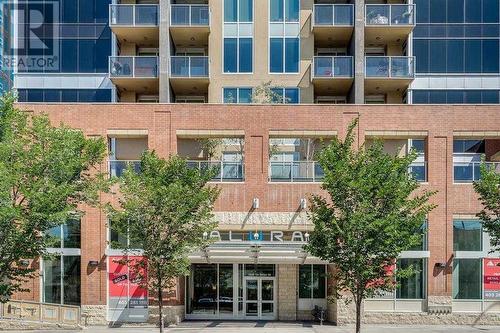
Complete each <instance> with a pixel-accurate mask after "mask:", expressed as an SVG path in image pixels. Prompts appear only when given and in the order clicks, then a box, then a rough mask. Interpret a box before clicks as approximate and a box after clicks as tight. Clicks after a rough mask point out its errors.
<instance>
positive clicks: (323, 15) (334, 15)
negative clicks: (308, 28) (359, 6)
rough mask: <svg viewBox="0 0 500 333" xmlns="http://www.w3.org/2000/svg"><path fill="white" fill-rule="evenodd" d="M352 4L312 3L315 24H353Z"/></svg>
mask: <svg viewBox="0 0 500 333" xmlns="http://www.w3.org/2000/svg"><path fill="white" fill-rule="evenodd" d="M353 15H354V5H333V4H318V5H314V22H313V25H315V26H353V25H354V20H353Z"/></svg>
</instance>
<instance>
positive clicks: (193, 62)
mask: <svg viewBox="0 0 500 333" xmlns="http://www.w3.org/2000/svg"><path fill="white" fill-rule="evenodd" d="M170 76H171V77H193V78H197V77H199V78H203V77H208V57H205V56H172V57H170Z"/></svg>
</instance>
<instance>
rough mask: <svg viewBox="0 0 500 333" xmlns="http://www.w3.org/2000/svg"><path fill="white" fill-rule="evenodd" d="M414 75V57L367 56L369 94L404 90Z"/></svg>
mask: <svg viewBox="0 0 500 333" xmlns="http://www.w3.org/2000/svg"><path fill="white" fill-rule="evenodd" d="M414 77H415V59H414V57H404V56H403V57H400V56H392V57H387V56H369V57H365V91H366V92H367V93H368V94H377V93H382V92H391V91H404V90H406V88H408V85H409V84H410V83H411V82H412V81H413V79H414Z"/></svg>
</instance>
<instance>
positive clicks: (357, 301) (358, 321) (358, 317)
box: [355, 296, 363, 333]
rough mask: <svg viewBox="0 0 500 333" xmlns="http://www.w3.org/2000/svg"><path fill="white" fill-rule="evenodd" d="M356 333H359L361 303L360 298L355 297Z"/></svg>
mask: <svg viewBox="0 0 500 333" xmlns="http://www.w3.org/2000/svg"><path fill="white" fill-rule="evenodd" d="M355 302H356V333H360V332H361V303H362V302H363V300H362V298H361V297H359V296H358V297H356V299H355Z"/></svg>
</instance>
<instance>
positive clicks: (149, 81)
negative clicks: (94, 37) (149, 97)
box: [109, 56, 159, 94]
mask: <svg viewBox="0 0 500 333" xmlns="http://www.w3.org/2000/svg"><path fill="white" fill-rule="evenodd" d="M109 78H110V79H111V81H112V82H113V83H114V84H115V85H116V86H117V87H118V88H119V89H122V90H128V91H135V92H137V93H141V94H157V93H158V84H159V83H158V57H149V56H118V57H109Z"/></svg>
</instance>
